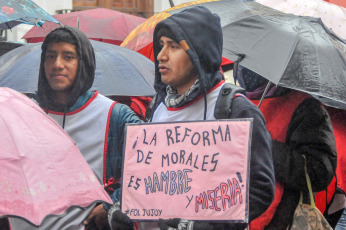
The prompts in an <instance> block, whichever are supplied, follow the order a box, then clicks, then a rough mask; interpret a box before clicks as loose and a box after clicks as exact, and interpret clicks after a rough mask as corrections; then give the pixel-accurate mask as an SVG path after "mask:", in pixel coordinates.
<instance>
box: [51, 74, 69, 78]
mask: <svg viewBox="0 0 346 230" xmlns="http://www.w3.org/2000/svg"><path fill="white" fill-rule="evenodd" d="M51 77H52V78H65V77H67V76H66V75H64V74H52V75H51Z"/></svg>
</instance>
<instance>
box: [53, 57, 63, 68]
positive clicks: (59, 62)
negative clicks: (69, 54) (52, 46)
mask: <svg viewBox="0 0 346 230" xmlns="http://www.w3.org/2000/svg"><path fill="white" fill-rule="evenodd" d="M53 65H54V69H62V68H64V62H63V59H62V57H60V56H57V57H56V58H55V60H54V63H53Z"/></svg>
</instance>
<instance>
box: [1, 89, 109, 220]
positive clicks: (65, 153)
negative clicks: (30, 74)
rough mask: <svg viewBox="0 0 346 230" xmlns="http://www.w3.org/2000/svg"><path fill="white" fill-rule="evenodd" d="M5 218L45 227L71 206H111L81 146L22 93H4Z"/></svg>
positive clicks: (2, 134)
mask: <svg viewBox="0 0 346 230" xmlns="http://www.w3.org/2000/svg"><path fill="white" fill-rule="evenodd" d="M0 108H1V109H0V111H1V112H0V137H1V138H0V172H1V173H0V216H15V217H22V218H25V219H26V220H28V221H30V222H31V223H33V224H35V225H37V226H38V225H40V224H41V222H42V220H43V219H44V217H46V216H47V215H50V214H51V215H60V214H63V213H64V212H65V211H66V210H67V209H68V208H69V207H71V206H79V207H88V206H90V205H94V203H95V202H97V201H105V202H108V203H112V201H111V200H110V198H109V196H108V194H107V193H106V192H105V190H104V189H103V188H102V186H101V185H100V183H99V182H98V180H97V178H96V177H95V175H94V173H93V171H92V170H91V169H90V167H89V165H88V163H87V162H86V161H85V159H84V157H83V156H82V154H81V153H80V152H79V150H78V148H77V146H76V144H75V143H74V142H73V140H72V139H71V138H70V137H69V136H68V135H67V133H66V132H65V131H64V130H63V129H62V128H60V126H59V125H58V124H56V123H55V122H54V121H53V120H52V119H51V118H49V117H48V116H47V115H46V114H45V113H44V112H43V110H42V109H41V108H40V107H38V106H37V105H36V104H35V103H34V102H33V101H31V100H30V99H29V98H27V97H26V96H24V95H23V94H21V93H19V92H17V91H14V90H12V89H9V88H0Z"/></svg>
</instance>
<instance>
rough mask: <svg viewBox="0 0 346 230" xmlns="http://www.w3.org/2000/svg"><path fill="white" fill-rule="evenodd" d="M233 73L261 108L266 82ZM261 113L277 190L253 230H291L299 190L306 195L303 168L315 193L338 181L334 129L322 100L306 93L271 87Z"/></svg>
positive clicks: (244, 73) (241, 72) (252, 74)
mask: <svg viewBox="0 0 346 230" xmlns="http://www.w3.org/2000/svg"><path fill="white" fill-rule="evenodd" d="M234 73H235V74H236V77H237V78H236V79H237V80H238V81H239V84H240V85H241V86H242V87H243V88H245V90H246V95H247V97H248V98H250V99H251V100H252V101H253V103H254V104H255V105H256V106H257V105H258V104H259V103H260V99H261V97H262V95H263V93H264V89H265V87H266V85H267V83H268V80H266V79H265V78H263V77H262V76H260V75H258V74H256V73H255V72H253V71H251V70H249V69H247V68H245V67H243V66H239V67H238V70H237V72H234ZM260 109H261V111H262V113H263V115H264V117H265V119H266V122H267V128H268V130H269V132H270V134H271V137H272V142H273V149H272V152H273V160H274V169H275V179H276V190H275V199H274V201H273V203H272V204H271V206H270V208H269V209H268V210H267V211H266V212H265V214H263V215H262V216H261V217H259V218H257V219H255V220H254V221H253V222H252V223H251V224H250V228H251V229H254V230H256V229H273V230H274V229H275V230H280V229H287V227H288V226H290V224H291V223H292V221H293V214H294V211H295V209H296V207H297V205H298V202H299V194H300V191H303V192H304V195H307V194H308V188H307V182H306V179H305V171H304V165H305V164H306V166H307V171H308V174H309V176H310V179H311V184H312V189H313V191H314V192H319V191H323V190H325V189H326V188H327V186H328V185H329V184H330V182H331V181H332V179H333V177H334V176H335V170H336V162H337V155H336V144H335V138H334V133H333V127H332V124H331V120H330V117H329V115H328V113H327V111H326V110H325V109H324V108H323V107H322V105H321V103H320V102H319V101H317V100H316V99H314V98H313V97H311V96H310V95H308V94H306V93H303V92H300V91H296V90H291V89H287V88H283V87H277V86H275V85H273V84H272V85H271V86H270V88H269V90H268V92H267V93H266V95H265V98H264V100H263V101H262V104H261V106H260ZM306 197H308V196H306ZM305 202H306V203H309V201H307V200H305Z"/></svg>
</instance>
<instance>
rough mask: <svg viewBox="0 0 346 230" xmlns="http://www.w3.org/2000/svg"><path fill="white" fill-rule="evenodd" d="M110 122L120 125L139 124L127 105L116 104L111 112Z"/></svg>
mask: <svg viewBox="0 0 346 230" xmlns="http://www.w3.org/2000/svg"><path fill="white" fill-rule="evenodd" d="M111 120H112V121H118V122H121V123H141V122H142V121H141V120H140V119H139V117H138V116H137V115H136V114H135V112H134V111H133V110H132V109H131V108H130V107H129V106H127V105H124V104H121V103H116V104H115V105H114V107H113V109H112V112H111Z"/></svg>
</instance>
